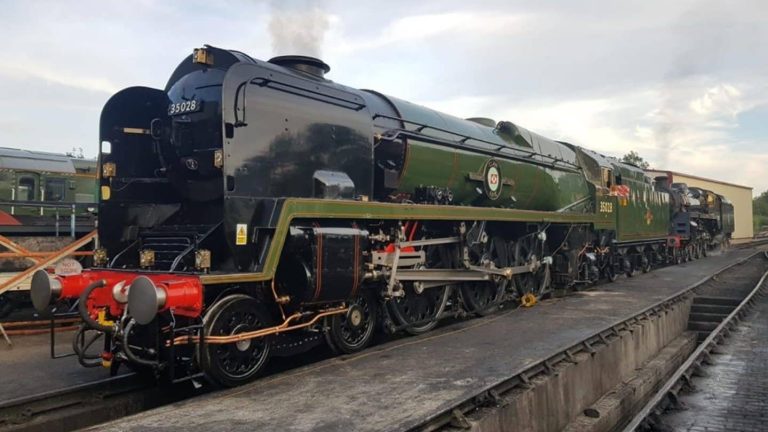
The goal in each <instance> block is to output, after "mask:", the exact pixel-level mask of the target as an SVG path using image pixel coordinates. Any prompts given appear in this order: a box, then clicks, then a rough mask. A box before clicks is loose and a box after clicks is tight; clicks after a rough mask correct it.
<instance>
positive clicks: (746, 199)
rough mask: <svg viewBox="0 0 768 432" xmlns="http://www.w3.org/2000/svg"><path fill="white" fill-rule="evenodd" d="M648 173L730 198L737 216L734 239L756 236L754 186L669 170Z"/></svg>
mask: <svg viewBox="0 0 768 432" xmlns="http://www.w3.org/2000/svg"><path fill="white" fill-rule="evenodd" d="M646 173H647V174H648V175H649V176H650V177H651V178H655V177H658V176H667V177H670V180H671V181H672V182H673V183H685V184H687V185H688V186H693V187H699V188H702V189H708V190H711V191H713V192H716V193H718V194H720V195H723V196H724V197H726V198H728V199H729V200H730V201H731V202H732V203H733V213H734V218H735V231H734V232H733V239H734V240H739V239H750V238H752V237H753V236H754V230H753V225H752V187H750V186H743V185H738V184H734V183H728V182H725V181H721V180H715V179H708V178H704V177H699V176H695V175H691V174H683V173H680V172H676V171H668V170H654V169H652V170H646Z"/></svg>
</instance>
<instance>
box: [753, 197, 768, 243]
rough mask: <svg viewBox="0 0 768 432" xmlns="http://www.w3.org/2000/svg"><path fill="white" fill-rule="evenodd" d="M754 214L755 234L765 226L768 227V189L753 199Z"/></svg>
mask: <svg viewBox="0 0 768 432" xmlns="http://www.w3.org/2000/svg"><path fill="white" fill-rule="evenodd" d="M752 215H753V216H754V217H753V221H754V228H755V234H757V233H759V232H760V231H762V230H763V227H768V191H765V192H763V193H761V194H760V196H759V197H757V198H753V199H752Z"/></svg>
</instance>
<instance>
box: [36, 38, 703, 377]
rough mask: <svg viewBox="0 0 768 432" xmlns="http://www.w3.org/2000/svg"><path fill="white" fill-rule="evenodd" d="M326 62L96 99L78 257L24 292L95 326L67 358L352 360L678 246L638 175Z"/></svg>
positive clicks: (185, 370) (221, 372)
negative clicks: (93, 177) (92, 232)
mask: <svg viewBox="0 0 768 432" xmlns="http://www.w3.org/2000/svg"><path fill="white" fill-rule="evenodd" d="M329 69H330V68H329V66H328V65H326V64H325V63H323V62H322V61H320V60H318V59H315V58H310V57H302V56H284V57H277V58H274V59H272V60H270V61H268V62H265V61H259V60H254V59H252V58H251V57H249V56H247V55H245V54H243V53H240V52H237V51H231V50H223V49H218V48H214V47H210V46H206V47H204V48H201V49H197V50H195V51H194V53H193V54H192V55H191V56H189V57H188V58H186V59H185V60H184V61H182V62H181V64H180V65H179V66H178V67H177V69H176V70H175V71H174V72H173V74H172V75H171V78H170V80H169V81H168V83H167V85H166V87H165V89H152V88H146V87H131V88H128V89H125V90H123V91H121V92H119V93H117V94H116V95H114V96H113V97H112V98H111V99H110V100H109V101H108V102H107V104H106V106H105V107H104V110H103V112H102V117H101V146H102V148H101V156H100V173H101V178H100V189H101V190H100V201H99V213H98V214H99V216H98V217H99V224H98V227H99V238H100V242H101V247H102V248H101V249H99V250H97V251H96V253H95V255H94V260H95V261H96V267H95V268H93V269H90V270H86V271H84V272H83V273H82V274H78V275H69V276H50V275H48V274H46V273H44V272H41V273H38V274H36V275H35V277H34V280H33V284H32V285H33V286H32V297H33V301H34V303H35V305H36V307H37V308H38V309H45V308H47V307H48V306H49V305H50V304H51V303H52V302H55V301H56V300H58V299H61V298H67V297H70V298H71V297H79V298H80V310H81V313H82V315H83V318H84V320H85V321H86V324H85V327H84V328H83V330H82V332H88V331H92V330H95V331H100V332H103V333H105V334H107V335H108V337H106V338H105V340H106V343H105V347H104V352H103V354H102V355H101V356H98V357H96V358H93V357H92V356H88V355H87V354H86V350H85V349H84V347H82V346H80V347H79V348H78V349H77V351H78V353H79V354H80V358H81V361H82V362H83V363H84V364H87V365H99V364H103V365H111V367H112V368H113V370H115V369H116V367H117V365H118V364H120V363H127V364H129V365H132V366H135V367H139V368H150V369H152V370H154V371H156V372H158V373H162V374H166V375H168V376H170V378H172V379H183V378H184V377H194V376H198V375H205V376H206V377H207V378H209V379H210V380H212V381H214V382H216V383H219V384H222V385H237V384H240V383H243V382H246V381H248V380H250V379H252V378H253V377H254V376H256V375H257V373H258V372H259V370H260V369H261V368H262V367H263V365H264V364H265V362H266V360H267V358H268V357H270V356H278V355H289V354H295V353H297V352H301V351H303V350H306V349H308V348H309V347H311V346H314V345H315V344H317V343H319V342H323V341H325V342H327V343H328V344H329V345H330V346H331V347H332V348H333V349H334V350H336V351H338V352H343V353H351V352H355V351H357V350H360V349H362V348H364V347H365V346H366V345H367V344H368V343H369V342H370V340H371V337H372V335H373V334H374V333H375V332H377V331H387V332H395V331H406V332H409V333H414V334H415V333H421V332H425V331H428V330H430V329H431V328H433V327H434V326H435V325H436V324H437V323H438V321H439V320H440V319H441V318H444V317H447V316H467V315H484V314H487V313H490V312H492V311H494V310H496V309H498V308H499V307H501V305H503V304H505V303H510V302H519V303H523V304H524V305H531V304H533V303H535V301H536V299H537V298H540V297H541V296H544V295H547V294H548V293H550V292H552V291H553V290H568V289H577V288H578V287H580V286H584V285H587V284H591V283H593V282H595V281H597V280H598V279H600V278H608V279H611V280H612V279H614V278H616V277H617V276H618V275H619V274H627V275H630V276H631V275H632V274H633V273H634V272H636V271H648V270H649V269H650V268H651V266H653V265H654V264H657V263H661V262H672V261H675V260H677V259H680V257H683V256H684V253H683V252H684V251H685V250H686V248H688V247H689V245H688V243H689V242H690V241H691V240H690V239H682V240H680V239H679V238H678V240H677V241H675V240H674V239H672V237H671V236H670V232H669V230H670V195H669V194H668V193H667V192H664V191H660V190H657V189H656V188H655V187H654V184H653V182H652V181H651V179H649V178H648V177H647V176H646V175H645V173H644V172H643V170H641V169H639V168H637V167H634V166H631V165H628V164H623V163H620V162H618V161H616V160H615V159H612V158H607V157H604V156H601V155H600V154H597V153H595V152H592V151H590V150H587V149H584V148H581V147H577V146H575V145H572V144H568V143H563V142H556V141H552V140H549V139H547V138H544V137H542V136H540V135H537V134H535V133H533V132H531V131H528V130H526V129H523V128H522V127H519V126H517V125H516V124H514V123H511V122H508V121H499V122H496V121H493V120H490V119H486V118H475V119H466V120H464V119H460V118H456V117H452V116H449V115H446V114H443V113H439V112H436V111H434V110H431V109H428V108H425V107H422V106H418V105H415V104H412V103H409V102H406V101H404V100H400V99H397V98H394V97H391V96H386V95H383V94H380V93H378V92H375V91H372V90H357V89H353V88H349V87H345V86H343V85H340V84H337V83H334V82H332V81H330V80H328V79H326V78H325V74H326V73H327V72H328V71H329ZM86 339H87V338H80V339H79V340H86ZM76 346H77V343H76Z"/></svg>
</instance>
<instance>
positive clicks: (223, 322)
mask: <svg viewBox="0 0 768 432" xmlns="http://www.w3.org/2000/svg"><path fill="white" fill-rule="evenodd" d="M269 322H270V317H269V314H268V313H267V310H266V308H265V306H264V305H263V304H261V303H259V302H258V301H257V300H256V299H255V298H253V297H250V296H247V295H244V294H233V295H230V296H227V297H225V298H223V299H221V300H219V301H218V302H217V303H216V304H214V305H213V306H212V307H211V308H210V309H208V312H206V314H205V317H204V318H203V323H204V328H203V331H204V332H205V335H206V336H229V335H235V334H239V333H245V332H250V331H254V330H258V329H261V328H264V327H267V326H268V325H269V324H268V323H269ZM269 343H270V342H269V339H268V338H259V339H249V340H244V341H239V342H235V343H228V344H205V348H204V349H203V352H202V362H201V366H202V368H203V371H204V372H205V374H206V376H207V377H208V378H209V379H210V380H211V381H213V382H214V383H216V384H220V385H222V386H226V387H234V386H237V385H240V384H243V383H246V382H248V381H250V380H252V379H254V378H255V377H256V376H257V375H258V373H259V371H260V370H261V369H262V367H263V366H264V364H266V362H267V358H268V357H269Z"/></svg>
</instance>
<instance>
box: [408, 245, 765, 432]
mask: <svg viewBox="0 0 768 432" xmlns="http://www.w3.org/2000/svg"><path fill="white" fill-rule="evenodd" d="M765 254H766V253H765V252H762V251H756V252H755V253H753V254H751V255H749V256H748V257H745V258H744V259H741V260H739V261H737V262H735V263H732V264H729V265H727V266H724V267H722V268H720V269H718V270H717V272H715V273H714V274H713V275H711V276H708V277H705V278H703V279H701V280H699V281H697V282H696V283H694V284H691V285H689V286H688V287H686V288H685V289H684V290H682V291H681V292H679V293H677V294H674V295H672V296H669V297H667V298H666V299H664V300H661V301H659V302H657V303H655V304H653V305H651V306H649V307H647V308H645V309H643V310H640V311H638V312H637V313H636V314H635V315H634V316H632V317H630V318H628V319H624V320H621V321H618V322H614V323H612V324H611V325H609V326H606V327H605V328H604V329H603V330H601V331H599V332H597V333H595V334H593V335H592V336H590V337H588V338H586V339H584V340H582V341H580V342H577V343H575V344H573V345H572V346H571V347H569V348H568V349H565V350H563V351H561V352H559V353H557V354H555V355H552V356H549V357H546V358H540V359H537V360H535V361H534V362H533V365H532V366H531V367H530V368H528V369H526V370H525V371H523V372H522V373H520V374H518V375H515V376H513V377H511V378H509V379H507V380H506V381H504V382H502V383H501V384H499V385H496V386H494V387H492V388H489V389H487V390H486V391H484V392H482V393H480V394H477V395H475V396H474V397H473V398H471V399H469V400H466V401H463V402H462V403H459V404H457V405H455V406H454V407H452V408H451V409H449V410H446V411H444V412H443V413H442V414H440V415H438V416H435V417H433V418H429V419H425V421H424V422H423V423H422V424H420V425H419V426H418V427H417V428H415V429H414V430H419V431H436V430H446V431H447V430H450V431H455V430H463V429H467V428H470V427H471V422H470V421H469V419H468V417H469V416H470V415H471V414H472V413H474V412H476V411H478V410H482V409H483V408H486V407H494V406H499V404H500V403H501V402H502V401H503V399H504V396H505V395H507V394H510V393H511V392H513V391H515V390H517V389H525V388H529V387H530V386H531V382H532V380H533V379H534V378H536V377H538V376H541V375H552V374H555V373H557V372H556V367H557V366H558V365H560V364H561V363H574V362H575V358H576V355H577V354H580V353H590V354H591V353H594V352H596V351H597V350H598V349H600V347H601V345H602V346H605V345H609V344H611V343H613V342H614V341H616V340H618V339H620V338H621V335H622V333H624V332H631V331H633V329H634V327H635V326H636V325H638V324H641V323H642V322H644V321H645V320H648V319H651V318H653V317H654V316H657V315H661V314H664V313H666V311H667V310H669V309H670V308H671V307H672V306H674V305H675V304H677V303H678V302H682V301H685V300H687V299H689V298H690V297H691V296H693V295H694V290H696V289H697V288H699V287H701V286H702V285H704V284H706V283H707V282H709V281H711V280H717V279H718V277H719V276H720V275H721V274H722V273H724V272H726V271H728V270H731V269H733V268H734V267H737V266H739V265H742V264H744V263H746V262H747V261H750V260H753V259H758V258H756V257H758V256H763V255H765ZM759 259H762V258H759ZM767 273H768V272H767ZM763 279H765V274H764V275H763ZM763 279H761V282H762V280H763ZM716 301H717V300H713V302H716ZM734 313H736V314H737V315H738V312H734Z"/></svg>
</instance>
